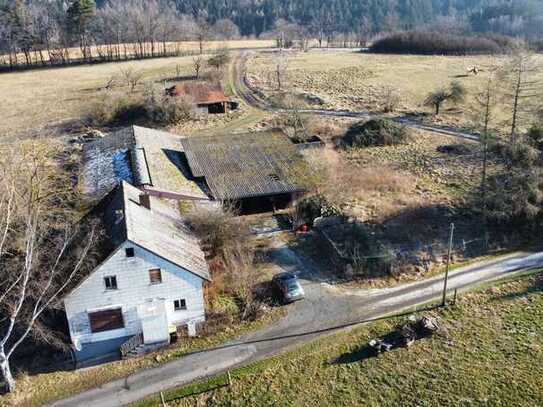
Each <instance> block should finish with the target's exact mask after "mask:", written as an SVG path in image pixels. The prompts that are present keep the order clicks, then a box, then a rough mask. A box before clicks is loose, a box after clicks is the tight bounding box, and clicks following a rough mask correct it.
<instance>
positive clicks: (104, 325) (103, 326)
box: [89, 308, 124, 333]
mask: <svg viewBox="0 0 543 407" xmlns="http://www.w3.org/2000/svg"><path fill="white" fill-rule="evenodd" d="M89 320H90V326H91V331H92V333H96V332H105V331H112V330H114V329H121V328H124V321H123V312H122V310H121V308H115V309H108V310H105V311H98V312H89Z"/></svg>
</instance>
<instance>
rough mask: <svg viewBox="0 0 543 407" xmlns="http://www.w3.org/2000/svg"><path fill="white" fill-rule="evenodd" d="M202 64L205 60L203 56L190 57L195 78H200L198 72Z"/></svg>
mask: <svg viewBox="0 0 543 407" xmlns="http://www.w3.org/2000/svg"><path fill="white" fill-rule="evenodd" d="M204 64H205V60H204V58H202V56H201V55H198V56H195V57H194V58H193V59H192V67H193V68H194V74H195V75H196V79H200V72H201V71H202V68H203V67H204Z"/></svg>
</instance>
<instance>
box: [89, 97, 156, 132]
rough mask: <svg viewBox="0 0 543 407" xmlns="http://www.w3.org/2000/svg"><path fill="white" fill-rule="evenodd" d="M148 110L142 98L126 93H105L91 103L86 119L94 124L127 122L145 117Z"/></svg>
mask: <svg viewBox="0 0 543 407" xmlns="http://www.w3.org/2000/svg"><path fill="white" fill-rule="evenodd" d="M145 114H146V110H145V106H144V104H143V101H142V100H141V98H139V97H136V96H133V95H126V94H124V93H116V92H115V93H112V92H106V93H104V94H103V95H102V96H101V97H100V98H99V100H98V101H97V102H96V103H94V104H91V106H90V109H89V111H88V112H87V115H86V119H87V121H88V122H90V123H91V124H93V125H97V126H104V125H110V124H126V123H132V122H135V121H136V120H138V119H141V118H142V117H145Z"/></svg>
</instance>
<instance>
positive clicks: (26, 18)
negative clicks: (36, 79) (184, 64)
mask: <svg viewBox="0 0 543 407" xmlns="http://www.w3.org/2000/svg"><path fill="white" fill-rule="evenodd" d="M239 36H240V33H239V29H238V27H237V26H236V25H235V24H234V23H232V22H231V21H230V20H227V19H220V20H217V21H215V22H214V23H213V24H210V23H209V22H208V20H207V19H206V18H205V17H202V16H199V17H194V16H192V15H185V14H182V13H180V12H179V11H178V10H177V9H176V7H175V4H174V3H173V2H171V1H169V0H108V1H107V2H105V3H103V4H101V7H97V5H96V3H95V1H94V0H72V1H64V0H51V1H31V0H27V1H25V0H8V1H6V0H0V55H1V56H0V67H1V66H2V65H4V67H7V68H16V67H18V66H21V65H22V66H33V65H63V64H68V63H71V62H82V63H86V62H93V61H97V60H98V61H115V60H126V59H131V58H135V59H141V58H146V57H156V56H167V55H179V54H181V52H182V49H181V48H180V44H179V42H181V41H186V40H194V41H198V42H199V44H200V47H199V48H200V53H202V52H203V49H204V43H205V42H206V41H209V40H212V39H233V38H238V37H239Z"/></svg>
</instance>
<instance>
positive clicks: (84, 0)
mask: <svg viewBox="0 0 543 407" xmlns="http://www.w3.org/2000/svg"><path fill="white" fill-rule="evenodd" d="M95 12H96V3H95V2H94V0H72V1H71V2H70V5H69V7H68V10H67V12H66V25H67V29H68V32H69V33H70V35H71V37H72V38H73V39H74V40H75V41H77V42H78V43H79V48H80V49H81V53H82V54H83V59H85V60H87V59H90V58H91V57H92V55H91V48H90V39H89V36H90V35H89V28H90V24H91V22H92V19H93V18H94V15H95Z"/></svg>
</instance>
